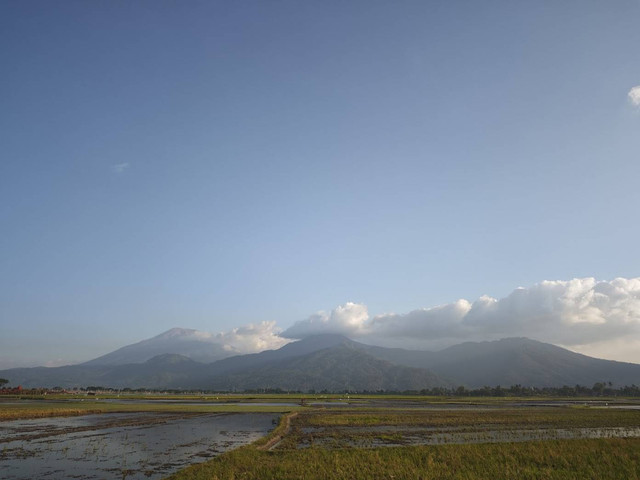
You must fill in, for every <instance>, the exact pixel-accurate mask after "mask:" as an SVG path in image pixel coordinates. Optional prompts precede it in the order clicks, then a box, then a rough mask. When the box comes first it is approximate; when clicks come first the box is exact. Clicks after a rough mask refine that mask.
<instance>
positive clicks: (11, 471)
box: [0, 413, 278, 480]
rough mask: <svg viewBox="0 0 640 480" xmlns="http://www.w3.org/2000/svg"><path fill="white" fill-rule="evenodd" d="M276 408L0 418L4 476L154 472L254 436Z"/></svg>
mask: <svg viewBox="0 0 640 480" xmlns="http://www.w3.org/2000/svg"><path fill="white" fill-rule="evenodd" d="M277 419H278V415H276V414H257V413H240V414H224V415H221V414H216V415H211V414H208V415H201V414H198V415H184V414H181V415H170V414H153V413H147V414H103V415H86V416H82V417H56V418H45V419H36V420H15V421H10V422H0V470H1V471H2V479H3V480H23V479H24V480H27V479H29V480H31V479H33V478H77V479H123V478H126V479H128V480H133V479H158V478H162V477H164V476H167V475H169V474H170V473H172V472H175V471H177V470H179V469H181V468H184V467H185V466H187V465H189V464H192V463H197V462H198V461H205V460H206V459H207V458H209V457H213V456H215V455H217V454H219V453H221V452H224V451H227V450H229V449H232V448H236V447H239V446H241V445H245V444H248V443H251V442H253V441H255V440H257V439H258V438H260V437H262V436H264V435H265V434H266V433H268V432H269V431H270V430H271V429H273V428H274V426H275V423H277Z"/></svg>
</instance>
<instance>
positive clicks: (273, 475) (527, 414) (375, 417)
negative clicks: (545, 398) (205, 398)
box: [169, 407, 640, 480]
mask: <svg viewBox="0 0 640 480" xmlns="http://www.w3.org/2000/svg"><path fill="white" fill-rule="evenodd" d="M639 426H640V411H637V410H635V411H634V410H606V409H597V408H571V407H557V408H555V407H554V408H544V407H538V408H520V409H509V408H504V409H483V410H422V411H415V410H410V411H402V409H396V410H393V411H388V410H371V409H356V410H354V409H341V410H336V409H327V410H304V411H300V412H299V413H298V414H297V416H296V417H295V418H294V419H293V420H292V422H291V427H290V428H289V429H285V425H284V424H281V425H280V426H279V427H278V429H277V431H276V432H273V433H272V434H271V437H273V436H276V437H281V436H282V437H283V438H282V440H281V441H280V442H279V443H277V444H276V445H275V448H273V449H272V450H270V451H263V450H262V449H261V445H264V444H265V442H267V441H268V439H264V440H263V441H262V442H259V443H258V444H254V445H251V446H248V447H243V448H240V449H238V450H235V451H232V452H228V453H226V454H224V455H222V456H220V457H218V458H215V459H213V460H211V461H209V462H207V463H204V464H201V465H195V466H192V467H189V468H187V469H185V470H183V471H181V472H179V473H177V474H175V475H173V476H171V477H169V478H170V479H171V480H205V479H206V480H223V479H224V480H227V479H232V480H239V479H246V480H254V479H255V480H269V479H274V480H275V479H278V480H285V479H305V480H308V479H311V480H312V479H337V480H343V479H344V480H347V479H349V480H357V479H363V480H364V479H394V480H398V479H424V480H427V479H468V480H472V479H540V480H542V479H576V480H577V479H580V480H582V479H620V480H638V479H639V478H640V438H627V439H622V438H608V439H575V440H544V441H526V442H502V443H482V442H480V443H472V444H461V445H460V444H456V445H429V446H425V445H421V446H402V447H378V448H350V447H348V445H349V440H354V439H355V440H358V439H360V440H361V439H362V437H366V436H376V437H380V436H382V437H383V440H384V436H389V437H390V438H389V440H390V441H398V439H399V438H400V437H402V432H403V430H402V429H403V428H405V429H406V428H409V429H411V428H418V427H419V428H432V429H436V430H442V431H446V430H447V429H453V430H455V431H460V429H466V430H469V431H480V432H481V431H484V430H494V429H519V428H525V429H533V430H536V429H549V428H564V429H571V428H585V427H589V428H600V427H602V428H605V427H607V428H608V427H639ZM369 428H371V429H374V430H375V431H374V432H373V433H372V432H370V431H368V429H369ZM380 428H382V431H380V430H379V429H380ZM309 429H311V430H313V429H322V431H323V432H324V433H318V431H314V433H308V430H309ZM285 430H286V431H285ZM323 434H324V435H327V436H330V437H332V438H333V440H335V443H333V444H329V445H333V446H330V447H327V444H324V445H322V446H317V445H314V444H313V443H311V446H309V447H308V448H299V447H300V445H301V443H304V442H303V440H304V439H305V437H308V436H310V435H311V436H318V435H323ZM340 437H342V438H340ZM345 439H346V441H345ZM340 440H342V441H340ZM307 445H309V443H308V442H307ZM345 445H347V447H345Z"/></svg>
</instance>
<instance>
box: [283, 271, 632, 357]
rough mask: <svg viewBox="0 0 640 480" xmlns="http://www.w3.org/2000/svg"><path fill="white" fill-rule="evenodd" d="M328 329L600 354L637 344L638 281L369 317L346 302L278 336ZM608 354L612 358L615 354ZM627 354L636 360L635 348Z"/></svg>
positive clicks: (414, 340)
mask: <svg viewBox="0 0 640 480" xmlns="http://www.w3.org/2000/svg"><path fill="white" fill-rule="evenodd" d="M329 332H331V333H341V334H344V335H347V336H349V337H351V338H354V339H361V340H363V341H367V342H368V343H375V344H380V345H386V346H403V347H405V348H439V347H443V346H446V345H451V344H454V343H459V342H462V341H480V340H492V339H499V338H504V337H513V336H525V337H530V338H533V339H536V340H541V341H545V342H550V343H555V344H561V345H565V346H569V347H576V350H579V349H582V350H580V351H585V352H586V351H587V350H589V348H592V350H590V351H593V352H598V354H599V355H600V356H602V355H603V352H605V351H607V347H606V345H607V344H608V343H607V342H609V343H611V342H614V343H615V342H622V341H624V342H626V343H625V345H626V344H630V343H629V342H632V343H633V342H635V341H640V278H631V279H626V278H616V279H615V280H612V281H608V282H607V281H596V280H595V279H594V278H576V279H573V280H569V281H560V280H558V281H544V282H541V283H539V284H537V285H533V286H531V287H528V288H517V289H515V290H514V291H513V292H511V294H509V295H508V296H506V297H504V298H501V299H496V298H492V297H489V296H482V297H480V298H479V299H477V300H476V301H475V302H473V303H470V302H469V301H468V300H464V299H461V300H458V301H456V302H454V303H450V304H445V305H440V306H437V307H431V308H425V309H421V310H414V311H412V312H409V313H404V314H384V315H378V316H376V317H373V318H369V315H368V313H367V307H366V306H365V305H357V304H352V303H348V304H346V305H344V306H341V307H338V308H337V309H335V310H334V311H332V312H331V313H330V314H326V313H323V312H321V313H319V314H316V315H312V316H311V317H309V318H308V319H306V320H303V321H300V322H297V323H296V324H295V325H293V326H292V327H291V328H289V329H287V330H286V331H285V332H283V333H282V335H283V336H286V337H289V338H304V337H306V336H309V335H312V334H317V333H329ZM611 345H613V343H611ZM590 346H591V347H590ZM578 347H579V348H578ZM629 355H631V354H629ZM629 355H627V356H626V357H625V359H626V360H629V358H630V357H629ZM609 358H615V351H612V354H610V355H609ZM634 358H635V360H634V361H638V362H640V352H638V353H637V354H636V355H635V357H634Z"/></svg>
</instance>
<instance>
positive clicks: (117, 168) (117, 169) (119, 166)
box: [111, 162, 129, 174]
mask: <svg viewBox="0 0 640 480" xmlns="http://www.w3.org/2000/svg"><path fill="white" fill-rule="evenodd" d="M128 168H129V164H128V163H127V162H124V163H116V164H115V165H111V169H112V170H113V172H114V173H117V174H121V173H124V171H125V170H127V169H128Z"/></svg>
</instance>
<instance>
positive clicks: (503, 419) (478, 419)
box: [298, 407, 640, 428]
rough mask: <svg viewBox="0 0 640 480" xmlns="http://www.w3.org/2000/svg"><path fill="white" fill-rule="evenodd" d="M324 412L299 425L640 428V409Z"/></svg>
mask: <svg viewBox="0 0 640 480" xmlns="http://www.w3.org/2000/svg"><path fill="white" fill-rule="evenodd" d="M354 410H355V409H350V410H334V409H331V410H327V411H323V412H317V413H313V414H307V415H303V416H301V417H300V420H299V422H298V423H299V424H301V425H302V424H303V425H304V426H319V427H330V426H334V427H349V426H357V427H366V426H379V425H390V426H392V425H403V426H404V425H409V426H411V425H420V426H428V427H441V426H442V427H465V426H471V427H477V426H478V425H490V426H492V427H498V428H499V427H501V426H508V427H514V426H518V427H524V428H526V427H556V428H571V427H573V428H577V427H626V426H640V410H608V409H594V408H582V407H557V408H517V409H515V408H514V409H509V408H500V409H487V410H394V409H384V410H382V409H381V410H365V409H360V411H357V410H356V411H354Z"/></svg>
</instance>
